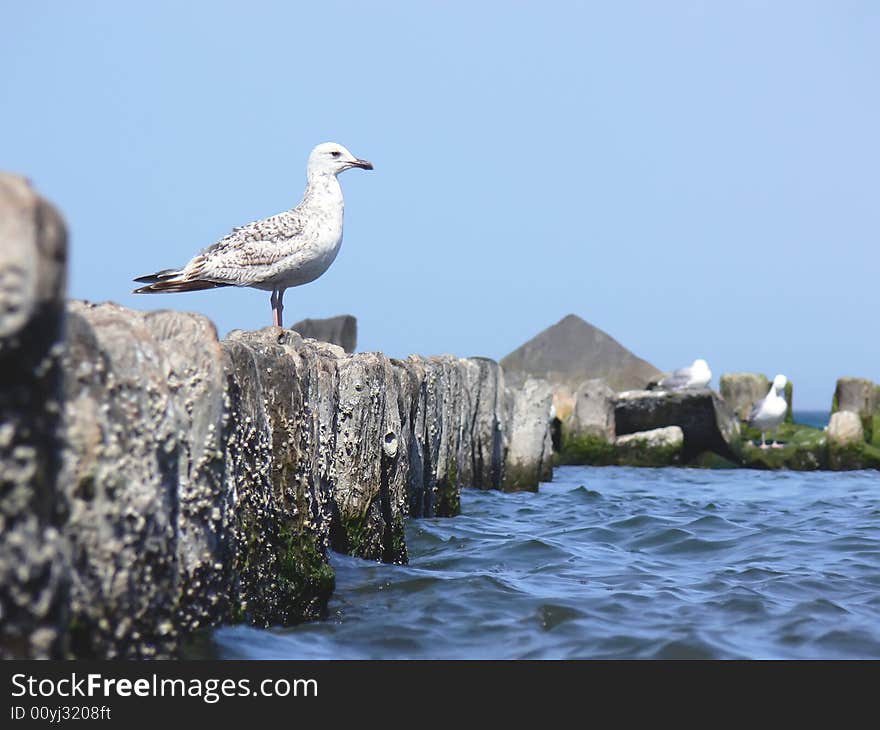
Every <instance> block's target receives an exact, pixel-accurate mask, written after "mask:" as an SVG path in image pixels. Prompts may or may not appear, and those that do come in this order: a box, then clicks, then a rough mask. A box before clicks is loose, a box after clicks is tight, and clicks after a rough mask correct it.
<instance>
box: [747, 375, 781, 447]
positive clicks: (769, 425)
mask: <svg viewBox="0 0 880 730" xmlns="http://www.w3.org/2000/svg"><path fill="white" fill-rule="evenodd" d="M787 382H788V380H787V379H786V377H785V376H784V375H777V376H776V377H775V378H773V385H771V386H770V392H769V393H767V396H766V397H765V398H763V399H762V400H759V401H758V402H757V403H755V405H753V406H752V410H751V413H749V425H750V426H752V427H754V428H758V429H760V430H761V448H762V449H766V448H767V441H766V439H765V438H764V434H765V433H766V432H767V431H774V432H775V431H776V429H777V428H779V426H780V424H781V423H782V422H783V421H784V420H785V413H786V411H787V410H788V403H787V402H786V400H785V384H786V383H787ZM772 447H773V448H774V449H781V448H782V444H778V443H776V438H775V433H774V439H773V443H772Z"/></svg>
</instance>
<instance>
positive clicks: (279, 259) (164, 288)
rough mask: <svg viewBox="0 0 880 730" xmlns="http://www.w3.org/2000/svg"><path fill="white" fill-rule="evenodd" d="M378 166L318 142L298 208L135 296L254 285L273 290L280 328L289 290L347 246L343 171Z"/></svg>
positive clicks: (152, 280) (237, 233)
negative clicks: (344, 236)
mask: <svg viewBox="0 0 880 730" xmlns="http://www.w3.org/2000/svg"><path fill="white" fill-rule="evenodd" d="M351 167H360V168H361V169H363V170H372V169H373V165H372V164H370V163H369V162H367V161H366V160H359V159H358V158H357V157H355V156H354V155H353V154H351V152H349V151H348V150H347V149H345V147H343V146H342V145H341V144H336V143H335V142H325V143H324V144H319V145H318V146H317V147H315V149H313V150H312V153H311V154H310V155H309V163H308V169H307V179H308V184H307V185H306V191H305V193H304V194H303V199H302V201H301V202H300V204H299V205H297V206H296V207H295V208H293V209H292V210H288V211H285V212H284V213H278V214H277V215H273V216H271V217H269V218H265V219H263V220H260V221H255V222H253V223H248V224H247V225H246V226H242V227H240V228H235V229H233V231H232V233H230V234H229V235H228V236H226V237H225V238H223V239H221V240H220V241H218V242H217V243H215V244H214V245H213V246H210V247H209V248H206V249H205V250H204V251H202V252H201V253H200V254H199V255H198V256H196V257H195V258H193V259H192V260H191V261H190V262H189V263H188V264H187V265H186V266H184V267H183V268H182V269H165V270H164V271H158V272H156V273H155V274H151V275H149V276H142V277H140V278H138V279H135V281H139V282H142V283H144V284H147V286H142V287H141V288H140V289H135V290H134V293H135V294H163V293H172V292H184V291H200V290H201V289H216V288H217V287H221V286H249V287H253V288H254V289H263V290H265V291H271V292H272V296H271V298H270V300H269V301H270V302H271V304H272V315H273V317H272V318H273V324H275V325H276V326H278V327H281V326H282V324H281V322H282V313H283V311H284V306H283V304H282V301H283V299H284V290H285V289H287V288H289V287H293V286H300V285H302V284H308V283H309V282H310V281H314V280H315V279H317V278H318V277H319V276H321V274H323V273H324V272H325V271H327V269H328V268H329V267H330V264H332V263H333V260H334V259H335V258H336V254H337V253H338V252H339V246H340V245H341V244H342V212H343V208H344V203H343V200H342V188H341V187H340V185H339V181H338V180H337V179H336V176H337V175H338V174H339V173H340V172H342V171H343V170H348V169H349V168H351Z"/></svg>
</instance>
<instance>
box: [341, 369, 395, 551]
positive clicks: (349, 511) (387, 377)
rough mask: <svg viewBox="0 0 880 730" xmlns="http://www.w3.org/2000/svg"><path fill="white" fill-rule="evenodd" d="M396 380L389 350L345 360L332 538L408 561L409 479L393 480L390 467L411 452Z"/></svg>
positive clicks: (348, 546) (344, 544) (344, 548)
mask: <svg viewBox="0 0 880 730" xmlns="http://www.w3.org/2000/svg"><path fill="white" fill-rule="evenodd" d="M397 385H398V380H397V376H396V374H395V372H394V369H393V367H392V365H391V363H390V361H389V360H388V359H387V358H386V357H385V356H384V355H381V354H379V353H365V354H361V355H358V356H356V357H348V358H345V359H344V360H341V361H340V364H339V407H338V408H339V410H338V415H337V428H336V450H335V453H334V474H335V484H334V486H335V490H334V504H335V507H336V509H337V517H336V519H335V522H334V528H335V529H334V532H333V544H334V547H335V548H336V549H337V550H342V551H344V552H347V553H350V554H352V555H357V556H358V557H362V558H367V559H374V560H385V561H386V562H406V551H405V546H404V541H403V519H404V517H405V514H406V512H405V505H406V503H407V496H408V495H407V494H406V492H405V487H406V482H404V481H402V480H392V479H391V476H390V473H389V472H390V471H391V470H392V469H396V468H398V467H397V463H398V460H399V459H402V458H404V456H405V455H406V453H407V451H406V450H405V449H403V448H401V440H402V439H403V436H402V434H401V431H400V412H399V410H398V400H397ZM392 487H395V488H392Z"/></svg>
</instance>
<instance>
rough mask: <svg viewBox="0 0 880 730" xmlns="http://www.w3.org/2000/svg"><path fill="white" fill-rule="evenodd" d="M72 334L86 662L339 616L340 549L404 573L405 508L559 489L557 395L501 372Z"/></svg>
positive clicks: (77, 642)
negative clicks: (216, 629)
mask: <svg viewBox="0 0 880 730" xmlns="http://www.w3.org/2000/svg"><path fill="white" fill-rule="evenodd" d="M68 322H69V330H68V338H67V343H66V346H65V347H64V361H63V372H64V387H63V398H61V399H59V402H62V401H63V407H64V412H65V418H66V428H65V430H64V441H63V463H62V467H61V472H60V476H59V479H58V480H57V481H58V483H60V484H63V485H64V492H63V495H60V496H59V495H57V494H56V495H50V496H51V498H50V499H49V504H50V506H51V507H52V508H53V509H55V508H57V507H58V505H67V504H69V516H67V518H66V520H65V521H64V524H63V530H64V536H65V537H66V539H67V540H68V541H69V544H70V546H71V550H70V556H71V557H70V560H69V561H67V560H66V559H64V555H63V554H61V553H58V554H57V557H59V559H58V560H57V561H56V562H55V563H53V567H52V569H53V570H54V569H55V566H57V570H58V571H59V573H58V575H59V576H60V579H59V580H60V583H59V585H62V584H63V580H64V578H65V577H66V576H68V575H69V580H70V582H71V590H70V599H69V603H68V604H66V605H65V603H64V601H61V609H65V607H67V608H69V611H70V616H71V620H70V622H69V626H70V629H69V639H70V647H71V654H72V655H73V656H77V657H102V658H104V657H106V658H147V657H151V658H152V657H170V656H174V655H175V652H176V651H177V649H178V646H179V641H180V638H181V636H183V635H185V634H187V633H189V632H191V631H193V630H195V629H197V628H200V627H204V626H211V625H216V624H219V623H224V622H230V621H231V622H239V621H247V622H249V623H252V624H256V625H260V626H268V625H277V624H282V625H286V624H292V623H296V622H298V621H302V620H304V619H311V618H317V617H321V616H324V615H326V610H327V601H328V599H329V597H330V594H331V592H332V590H333V586H334V573H333V569H332V567H331V566H330V565H329V562H328V559H327V551H328V548H329V547H330V546H331V545H332V546H333V547H334V548H336V549H337V550H341V551H344V552H348V553H350V554H352V555H357V556H360V557H363V558H367V559H373V560H382V561H385V562H405V561H406V560H407V551H406V544H405V534H404V529H403V527H404V520H405V519H406V517H407V516H408V515H409V514H419V515H424V516H435V515H446V514H455V513H457V512H458V510H459V509H460V506H459V505H460V491H461V488H462V487H463V486H465V485H469V484H473V485H475V486H478V487H481V488H492V489H500V488H533V487H534V485H536V484H537V482H538V481H539V480H541V479H547V478H549V476H550V474H549V471H550V460H549V457H550V447H549V428H548V423H547V414H548V411H549V407H550V398H551V393H550V389H549V386H548V385H547V384H546V383H541V382H537V381H532V382H529V383H527V385H526V387H525V389H524V390H523V391H522V392H519V393H514V392H512V391H510V390H509V389H507V388H506V387H505V385H504V375H503V372H502V371H501V368H500V367H499V366H498V364H497V363H495V362H492V361H491V360H485V359H479V358H478V359H470V360H462V359H458V358H454V357H451V356H448V355H444V356H441V357H431V358H417V357H412V358H410V359H408V360H406V361H400V360H389V359H388V358H386V357H385V356H384V355H382V354H380V353H365V354H358V355H346V354H345V353H344V352H343V350H342V348H340V347H337V346H335V345H332V344H328V343H324V342H320V341H316V340H314V339H304V338H302V337H301V336H300V335H299V334H298V333H296V332H293V331H290V330H279V329H278V328H274V327H272V328H266V329H264V330H261V331H259V332H240V331H237V332H233V333H231V334H230V335H229V337H228V338H227V339H226V340H224V341H222V342H218V340H217V337H216V333H215V331H214V328H213V326H212V325H211V324H210V322H208V321H207V320H205V319H204V318H202V317H198V316H196V315H188V314H181V313H175V312H152V313H143V312H134V311H131V310H128V309H124V308H122V307H119V306H117V305H114V304H102V305H91V304H88V303H82V302H73V303H71V304H70V305H69V312H68ZM7 431H8V429H7V430H6V431H3V432H0V435H4V434H6V433H7ZM2 467H3V469H4V470H8V469H9V458H8V457H5V458H4V461H3V462H2ZM4 473H5V472H4ZM4 514H5V513H4ZM5 537H6V535H5V534H4V539H5ZM63 544H64V543H63V541H60V545H61V546H62V547H63ZM30 559H31V562H32V563H33V564H36V562H34V561H39V560H43V557H42V556H41V554H40V553H39V551H37V550H34V554H33V556H31V558H30ZM6 564H7V565H11V562H9V561H7V563H6ZM18 570H21V569H20V568H19V569H18ZM32 582H33V581H32ZM53 585H54V584H53ZM58 595H61V594H60V592H59V594H58ZM22 601H23V603H24V604H25V605H29V601H30V599H29V598H28V597H27V596H25V597H24V599H22ZM62 612H63V611H62ZM28 620H30V619H28ZM26 623H27V622H26ZM66 625H67V622H66V619H63V620H61V621H59V622H58V623H57V624H55V626H56V631H57V634H56V635H53V637H50V638H52V641H55V643H56V644H58V645H59V646H60V645H61V644H63V639H64V636H63V627H64V626H66ZM24 632H25V629H24V628H22V626H16V633H15V634H14V636H15V638H16V639H17V638H18V637H20V636H21V635H23V633H24ZM41 636H46V635H45V634H41ZM41 640H42V639H41ZM50 643H51V642H50ZM46 645H47V646H48V644H46ZM53 651H55V652H56V653H60V652H61V649H57V650H55V649H53ZM30 653H31V654H36V653H38V652H35V651H31V652H30Z"/></svg>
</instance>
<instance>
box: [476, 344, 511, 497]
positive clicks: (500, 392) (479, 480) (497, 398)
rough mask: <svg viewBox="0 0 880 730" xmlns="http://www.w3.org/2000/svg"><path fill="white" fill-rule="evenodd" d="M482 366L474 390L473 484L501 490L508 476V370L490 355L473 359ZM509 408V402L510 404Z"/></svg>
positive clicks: (478, 487)
mask: <svg viewBox="0 0 880 730" xmlns="http://www.w3.org/2000/svg"><path fill="white" fill-rule="evenodd" d="M473 360H474V361H475V362H476V363H477V366H478V367H479V374H478V376H477V384H476V388H475V389H474V391H472V393H473V419H472V426H471V428H472V433H473V454H472V458H473V469H472V472H473V479H474V481H473V485H472V486H474V487H476V488H477V489H500V488H501V484H502V481H503V478H504V452H505V451H506V449H507V434H506V432H505V428H504V426H505V416H506V411H505V393H506V388H505V385H504V371H503V370H502V369H501V367H499V365H498V363H497V362H495V361H494V360H489V359H488V358H473ZM508 407H509V404H508Z"/></svg>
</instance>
